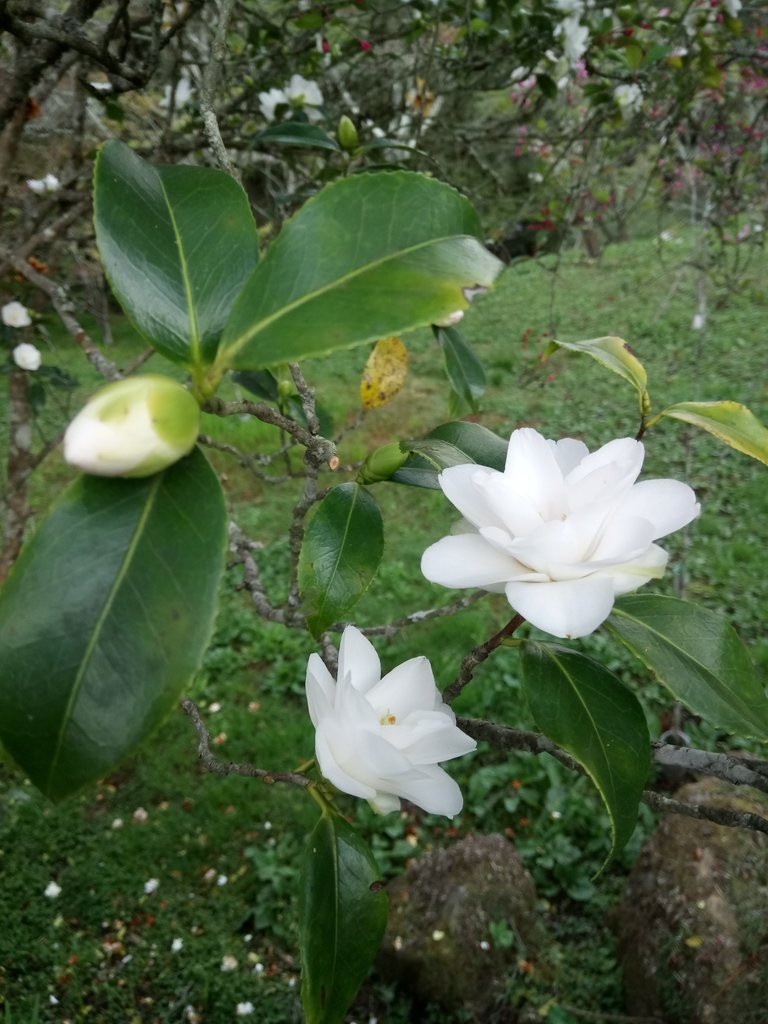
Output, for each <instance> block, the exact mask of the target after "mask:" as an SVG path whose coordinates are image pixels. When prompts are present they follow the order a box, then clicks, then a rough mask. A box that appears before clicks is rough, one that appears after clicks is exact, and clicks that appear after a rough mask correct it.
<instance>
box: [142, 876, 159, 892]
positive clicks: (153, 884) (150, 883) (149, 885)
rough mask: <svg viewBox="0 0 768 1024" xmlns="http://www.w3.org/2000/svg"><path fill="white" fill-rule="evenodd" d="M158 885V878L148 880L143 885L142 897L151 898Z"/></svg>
mask: <svg viewBox="0 0 768 1024" xmlns="http://www.w3.org/2000/svg"><path fill="white" fill-rule="evenodd" d="M159 885H160V879H159V878H150V879H148V880H147V881H146V882H145V883H144V895H145V896H151V895H152V893H153V892H157V889H158V886H159Z"/></svg>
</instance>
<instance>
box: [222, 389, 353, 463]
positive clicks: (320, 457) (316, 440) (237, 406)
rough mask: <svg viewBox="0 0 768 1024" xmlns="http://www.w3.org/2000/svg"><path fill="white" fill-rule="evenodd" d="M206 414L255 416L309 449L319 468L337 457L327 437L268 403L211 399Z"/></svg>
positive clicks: (308, 451) (333, 445) (332, 444)
mask: <svg viewBox="0 0 768 1024" xmlns="http://www.w3.org/2000/svg"><path fill="white" fill-rule="evenodd" d="M203 408H204V411H205V412H210V413H213V415H214V416H242V415H244V414H247V415H249V416H254V417H255V418H256V419H257V420H261V421H262V423H271V424H272V426H274V427H279V428H280V430H284V431H285V433H286V434H289V435H290V436H291V437H292V438H294V440H296V441H298V443H299V444H300V445H302V446H303V447H304V448H306V449H307V454H308V455H309V456H310V457H311V459H312V461H313V462H314V463H315V464H316V465H317V466H318V467H319V466H321V465H322V464H323V463H324V462H325V463H328V464H329V465H330V463H331V462H332V460H333V459H335V458H337V456H336V445H335V444H334V443H333V441H329V440H328V439H327V438H325V437H321V436H320V435H316V434H312V433H311V432H310V431H309V430H306V429H305V428H304V427H302V426H301V425H300V424H299V423H297V422H296V421H295V420H292V419H291V418H290V417H289V416H284V415H283V414H282V413H281V412H278V410H277V409H274V408H272V406H271V405H267V404H266V402H251V401H247V400H245V401H240V402H223V401H221V399H218V398H211V399H209V401H208V402H207V403H206V404H205V406H204V407H203Z"/></svg>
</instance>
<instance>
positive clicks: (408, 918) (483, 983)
mask: <svg viewBox="0 0 768 1024" xmlns="http://www.w3.org/2000/svg"><path fill="white" fill-rule="evenodd" d="M387 888H388V891H389V901H390V913H389V922H388V925H387V932H386V935H385V936H384V942H383V944H382V948H381V952H380V954H379V960H378V967H379V970H380V973H381V974H382V975H383V976H384V977H385V978H388V979H390V980H393V981H396V982H398V983H399V984H400V985H401V986H403V987H404V988H406V989H408V990H409V992H410V993H411V995H412V996H413V997H414V999H415V1000H416V1001H417V1002H422V1003H429V1002H435V1003H440V1004H441V1005H442V1006H445V1007H446V1008H447V1009H451V1010H454V1011H455V1010H457V1009H463V1010H465V1011H467V1012H468V1013H469V1014H471V1019H472V1020H476V1021H482V1022H483V1024H490V1022H491V1021H493V1022H505V1024H507V1022H514V1021H515V1020H516V1017H515V1012H514V1010H513V1009H512V1008H508V1007H506V1006H505V1005H504V1004H505V999H504V978H505V976H506V975H507V974H508V973H509V971H510V968H511V967H513V966H514V965H515V964H516V963H517V962H518V961H519V960H521V959H526V958H527V957H529V956H531V955H532V953H533V950H534V948H535V946H536V944H537V937H536V931H537V928H536V914H535V905H536V890H535V889H534V885H533V881H532V879H531V876H530V875H529V874H528V872H527V871H526V870H525V868H524V867H523V864H522V861H521V860H520V857H519V855H518V853H517V851H516V850H515V848H514V847H513V846H512V844H511V843H510V842H508V840H506V839H504V837H503V836H499V835H490V836H469V837H468V838H466V839H463V840H461V842H458V843H456V845H455V846H452V847H449V848H447V849H442V850H434V851H432V852H431V853H428V854H425V855H424V856H423V857H419V858H418V859H417V860H415V861H414V862H413V863H412V864H411V866H410V867H409V868H408V870H407V871H406V872H405V874H404V875H401V876H400V877H399V878H396V879H394V880H393V881H392V882H390V883H389V885H388V887H387ZM491 924H496V926H497V928H501V929H502V930H503V929H504V926H506V928H507V929H508V932H506V934H507V935H512V936H514V938H513V939H512V941H511V942H509V943H507V942H502V943H500V945H501V946H503V947H505V948H497V947H496V946H495V945H494V943H493V941H492V935H491V930H490V926H491ZM497 936H498V931H497Z"/></svg>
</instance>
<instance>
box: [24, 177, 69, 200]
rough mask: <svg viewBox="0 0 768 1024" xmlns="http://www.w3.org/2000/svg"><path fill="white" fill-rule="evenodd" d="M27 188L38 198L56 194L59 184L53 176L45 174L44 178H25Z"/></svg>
mask: <svg viewBox="0 0 768 1024" xmlns="http://www.w3.org/2000/svg"><path fill="white" fill-rule="evenodd" d="M27 188H28V189H29V190H30V192H35V193H37V195H39V196H43V195H46V194H50V193H51V192H58V191H59V189H60V188H61V182H60V181H59V179H58V178H57V177H56V175H55V174H46V176H45V177H44V178H27Z"/></svg>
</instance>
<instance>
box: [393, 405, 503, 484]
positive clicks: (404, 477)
mask: <svg viewBox="0 0 768 1024" xmlns="http://www.w3.org/2000/svg"><path fill="white" fill-rule="evenodd" d="M400 447H401V449H402V450H403V451H405V452H410V453H411V455H412V457H411V458H410V459H409V460H408V462H407V463H405V465H404V466H403V467H402V468H401V469H398V470H397V472H396V473H393V474H392V480H393V481H395V483H401V484H409V485H411V486H413V487H430V488H433V489H434V488H439V486H440V485H439V484H438V482H437V474H438V472H439V471H440V470H442V469H447V468H448V466H459V465H462V464H463V463H467V462H476V463H477V464H478V465H479V466H490V467H491V469H498V470H499V471H503V469H504V466H505V463H506V460H507V448H508V443H507V442H506V441H505V440H503V438H501V437H499V435H498V434H494V433H493V431H491V430H488V428H487V427H482V426H480V424H479V423H466V422H465V421H464V420H455V421H453V422H451V423H441V424H440V426H439V427H435V429H434V430H432V431H431V432H430V433H429V434H427V435H426V437H423V438H420V439H419V440H416V441H401V442H400Z"/></svg>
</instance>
